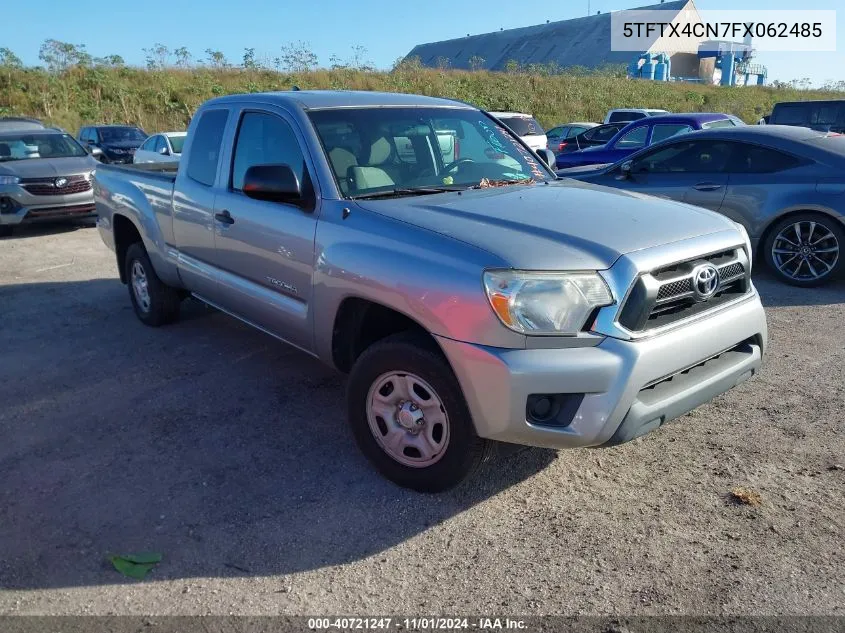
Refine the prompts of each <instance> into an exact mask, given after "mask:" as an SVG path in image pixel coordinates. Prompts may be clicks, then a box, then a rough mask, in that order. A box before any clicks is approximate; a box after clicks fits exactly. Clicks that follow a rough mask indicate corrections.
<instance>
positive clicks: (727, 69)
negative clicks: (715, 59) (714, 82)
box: [719, 51, 736, 86]
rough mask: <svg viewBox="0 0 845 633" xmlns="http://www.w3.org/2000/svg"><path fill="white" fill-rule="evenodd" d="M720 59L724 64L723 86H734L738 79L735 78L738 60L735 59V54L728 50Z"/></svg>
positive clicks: (722, 64)
mask: <svg viewBox="0 0 845 633" xmlns="http://www.w3.org/2000/svg"><path fill="white" fill-rule="evenodd" d="M719 61H720V62H721V66H722V80H721V82H720V83H721V84H722V85H723V86H733V85H735V84H736V80H735V78H734V63H735V62H736V60H735V59H734V54H733V52H732V51H728V52H726V53H724V54H723V55H721V56H720V57H719Z"/></svg>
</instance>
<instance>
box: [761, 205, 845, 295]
mask: <svg viewBox="0 0 845 633" xmlns="http://www.w3.org/2000/svg"><path fill="white" fill-rule="evenodd" d="M843 248H845V231H843V229H842V226H841V225H840V224H839V223H838V222H837V221H836V220H834V219H833V218H831V217H828V216H826V215H822V214H819V213H802V214H799V215H793V216H790V217H788V218H784V219H783V220H781V221H780V222H778V223H777V224H775V226H773V227H772V229H771V231H769V234H768V237H767V238H766V243H765V245H764V249H765V256H766V261H767V263H768V264H769V267H770V268H771V269H772V271H774V273H775V274H776V275H777V276H778V278H779V279H780V280H781V281H785V282H786V283H788V284H792V285H794V286H804V287H811V286H819V285H821V284H824V283H827V282H828V281H830V280H832V279H835V278H837V277H840V276H841V275H842V272H843V259H842V256H843V253H842V249H843Z"/></svg>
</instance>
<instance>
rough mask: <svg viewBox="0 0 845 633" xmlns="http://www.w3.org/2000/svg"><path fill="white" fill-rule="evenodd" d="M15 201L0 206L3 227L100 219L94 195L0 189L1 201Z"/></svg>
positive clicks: (16, 187)
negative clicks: (51, 221) (64, 220)
mask: <svg viewBox="0 0 845 633" xmlns="http://www.w3.org/2000/svg"><path fill="white" fill-rule="evenodd" d="M2 198H5V199H6V201H11V204H9V203H8V202H6V204H4V205H0V225H3V226H10V225H11V226H15V225H18V224H22V223H26V224H29V223H30V222H40V221H49V220H57V219H66V218H85V217H93V216H95V215H96V208H95V207H94V192H93V190H91V189H89V190H88V191H83V192H80V193H72V194H65V195H55V196H50V195H47V196H44V195H33V194H31V193H29V192H28V191H27V190H26V189H24V188H23V187H22V186H20V185H3V186H0V199H2Z"/></svg>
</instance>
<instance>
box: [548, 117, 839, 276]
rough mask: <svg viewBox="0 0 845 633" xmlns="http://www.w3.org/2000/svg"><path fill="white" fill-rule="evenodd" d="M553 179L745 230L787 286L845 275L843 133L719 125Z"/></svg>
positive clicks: (795, 128) (563, 173)
mask: <svg viewBox="0 0 845 633" xmlns="http://www.w3.org/2000/svg"><path fill="white" fill-rule="evenodd" d="M558 173H559V174H560V175H561V176H568V177H572V178H577V179H578V180H584V181H588V182H592V183H596V184H600V185H604V186H608V187H615V188H618V189H625V190H627V191H632V192H637V193H647V194H651V195H655V196H661V197H665V198H671V199H673V200H678V201H683V202H687V203H689V204H694V205H697V206H700V207H704V208H706V209H711V210H713V211H718V212H719V213H722V214H724V215H726V216H728V217H729V218H731V219H732V220H735V221H737V222H739V223H741V224H742V225H743V226H744V227H746V229H747V230H748V234H749V235H750V237H751V244H752V247H753V249H754V252H755V253H758V254H759V255H762V256H763V258H764V259H765V261H766V262H767V263H768V265H769V267H770V268H771V269H772V270H773V271H774V273H775V274H776V275H777V276H778V277H779V278H780V279H781V280H783V281H785V282H787V283H790V284H794V285H797V286H816V285H819V284H822V283H825V282H827V281H830V280H831V279H835V278H837V277H840V276H841V275H842V274H843V272H845V258H843V253H842V249H843V248H845V225H843V223H845V136H840V135H834V134H831V133H828V132H817V131H813V130H809V129H807V128H798V127H786V126H781V125H766V126H762V127H758V126H753V125H752V126H745V127H735V128H718V129H712V130H703V131H701V132H696V133H695V134H690V135H689V136H685V137H680V138H673V139H670V140H668V141H665V142H663V143H661V144H660V145H657V146H655V147H651V148H648V149H646V150H643V151H640V152H638V153H636V154H634V155H633V156H630V157H628V158H627V159H625V160H623V161H621V162H619V163H616V164H615V165H610V166H605V167H602V168H598V169H596V168H594V169H593V170H592V171H591V170H589V169H588V168H586V167H582V168H576V169H573V170H563V171H560V172H558Z"/></svg>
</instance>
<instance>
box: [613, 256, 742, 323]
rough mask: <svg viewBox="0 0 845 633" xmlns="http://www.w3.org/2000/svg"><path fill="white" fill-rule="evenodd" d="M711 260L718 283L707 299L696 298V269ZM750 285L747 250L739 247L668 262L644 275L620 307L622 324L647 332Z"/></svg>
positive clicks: (727, 299)
mask: <svg viewBox="0 0 845 633" xmlns="http://www.w3.org/2000/svg"><path fill="white" fill-rule="evenodd" d="M702 263H710V264H713V266H715V267H716V270H717V271H718V274H719V285H718V287H717V290H716V292H715V294H713V296H711V297H709V298H708V299H706V300H703V301H702V300H700V299H698V298H696V296H695V292H694V288H693V279H692V275H693V270H694V269H695V267H696V266H698V265H700V264H702ZM750 288H751V285H750V275H749V266H748V258H747V256H746V254H745V250H744V249H742V248H736V249H732V250H729V251H724V252H720V253H713V254H711V255H706V256H703V257H697V258H695V259H690V260H687V261H684V262H679V263H677V264H672V265H671V266H665V267H663V268H660V269H657V270H655V271H652V272H650V273H646V274H643V275H641V276H640V277H639V278H638V279H637V281H636V282H635V284H634V286H633V288H632V289H631V291H630V293H629V294H628V298H627V299H626V300H625V303H624V305H623V306H622V307H621V309H620V311H619V319H618V320H619V324H620V325H622V326H623V327H625V328H626V329H628V330H630V331H631V332H645V331H648V330H654V329H657V328H660V327H663V326H665V325H669V324H671V323H674V322H675V321H680V320H682V319H685V318H688V317H691V316H694V315H695V314H698V313H701V312H704V311H707V310H711V309H714V308H716V307H718V306H719V305H722V304H725V303H728V302H730V301H733V300H734V299H736V298H738V297H739V296H741V295H743V294H745V293H746V292H748V291H749V290H750Z"/></svg>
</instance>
